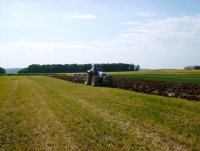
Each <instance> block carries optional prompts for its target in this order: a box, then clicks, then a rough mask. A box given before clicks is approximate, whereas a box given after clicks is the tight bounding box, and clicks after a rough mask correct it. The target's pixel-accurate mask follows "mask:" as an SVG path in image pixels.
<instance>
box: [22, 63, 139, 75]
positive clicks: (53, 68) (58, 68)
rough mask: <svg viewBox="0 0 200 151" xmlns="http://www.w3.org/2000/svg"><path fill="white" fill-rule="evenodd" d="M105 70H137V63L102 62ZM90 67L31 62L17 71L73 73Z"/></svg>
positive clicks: (85, 65) (88, 65)
mask: <svg viewBox="0 0 200 151" xmlns="http://www.w3.org/2000/svg"><path fill="white" fill-rule="evenodd" d="M102 66H103V67H104V70H105V71H107V72H108V71H110V72H116V71H138V70H139V69H140V66H139V65H134V64H125V63H111V64H108V63H107V64H102ZM90 68H91V64H65V65H62V64H52V65H49V64H47V65H39V64H32V65H29V66H28V67H27V68H24V69H22V70H20V71H18V73H74V72H86V71H87V70H89V69H90Z"/></svg>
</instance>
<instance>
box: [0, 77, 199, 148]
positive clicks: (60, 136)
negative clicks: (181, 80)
mask: <svg viewBox="0 0 200 151" xmlns="http://www.w3.org/2000/svg"><path fill="white" fill-rule="evenodd" d="M199 148H200V102H192V101H187V100H183V99H176V98H168V97H162V96H153V95H147V94H142V93H136V92H131V91H126V90H122V89H117V88H106V87H92V86H86V85H84V84H74V83H71V82H67V81H63V80H59V79H55V78H51V77H46V76H0V150H5V151H7V150H20V151H21V150H62V151H63V150H120V151H121V150H199Z"/></svg>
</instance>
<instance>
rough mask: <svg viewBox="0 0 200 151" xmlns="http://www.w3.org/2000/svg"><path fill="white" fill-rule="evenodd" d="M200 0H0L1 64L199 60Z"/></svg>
mask: <svg viewBox="0 0 200 151" xmlns="http://www.w3.org/2000/svg"><path fill="white" fill-rule="evenodd" d="M199 8H200V1H198V0H194V1H186V0H182V1H181V0H176V1H174V0H162V1H158V0H157V1H153V0H145V1H139V0H132V1H131V0H123V1H122V0H117V1H116V0H99V1H98V0H94V1H92V0H89V1H87V0H82V1H81V0H71V1H70V0H57V1H56V0H54V1H48V0H42V1H39V0H34V1H33V0H26V1H25V0H21V1H17V0H0V67H3V68H17V67H21V68H24V67H27V66H28V65H30V64H41V65H42V64H71V63H77V64H85V63H133V64H136V65H137V64H139V65H140V66H141V68H151V69H159V68H173V69H183V68H184V67H185V66H187V65H200V9H199Z"/></svg>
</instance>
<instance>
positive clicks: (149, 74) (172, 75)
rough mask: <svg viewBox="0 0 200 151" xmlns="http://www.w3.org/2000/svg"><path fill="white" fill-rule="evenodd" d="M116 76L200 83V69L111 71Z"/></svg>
mask: <svg viewBox="0 0 200 151" xmlns="http://www.w3.org/2000/svg"><path fill="white" fill-rule="evenodd" d="M109 75H110V76H113V77H116V78H133V79H142V80H153V81H166V82H184V83H195V84H200V70H166V71H165V70H152V71H142V72H116V73H115V72H111V73H109Z"/></svg>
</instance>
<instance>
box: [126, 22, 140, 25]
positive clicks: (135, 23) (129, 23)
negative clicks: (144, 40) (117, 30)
mask: <svg viewBox="0 0 200 151" xmlns="http://www.w3.org/2000/svg"><path fill="white" fill-rule="evenodd" d="M125 24H126V25H140V23H139V22H131V21H128V22H126V23H125Z"/></svg>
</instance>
